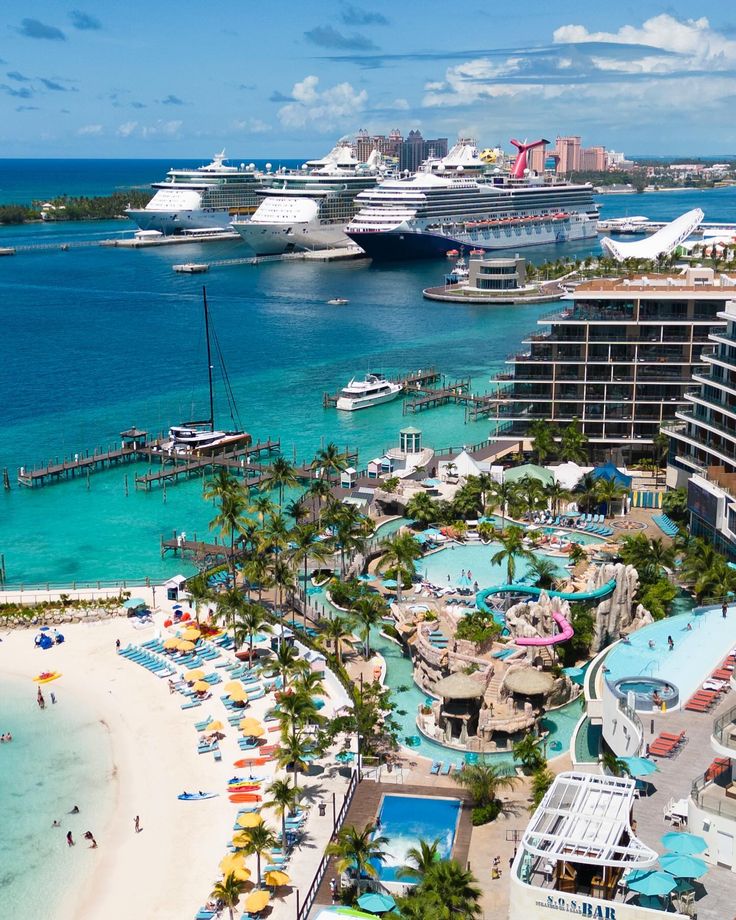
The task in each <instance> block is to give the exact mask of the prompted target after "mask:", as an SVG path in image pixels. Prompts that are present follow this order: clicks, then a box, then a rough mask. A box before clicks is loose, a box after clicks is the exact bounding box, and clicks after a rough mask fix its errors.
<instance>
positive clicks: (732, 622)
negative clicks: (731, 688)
mask: <svg viewBox="0 0 736 920" xmlns="http://www.w3.org/2000/svg"><path fill="white" fill-rule="evenodd" d="M688 625H689V626H690V628H688ZM668 636H671V637H672V641H673V642H674V648H673V649H672V651H670V649H669V647H668V643H667V638H668ZM734 646H736V606H731V607H729V610H728V616H726V617H725V618H724V617H723V616H722V615H721V608H720V607H718V608H717V609H713V610H703V608H699V612H696V610H693V611H691V612H689V613H679V614H676V615H675V616H671V617H667V618H666V619H664V620H658V621H657V622H656V623H651V624H650V625H649V626H644V627H643V628H642V629H639V630H637V632H635V633H634V634H633V635H632V636H631V638H630V640H629V641H628V642H619V643H618V645H616V646H615V648H613V649H612V650H611V652H609V654H608V655H607V656H606V658H605V661H604V667H605V668H606V679H607V681H608V683H609V684H615V683H616V682H617V681H619V680H623V679H624V678H626V677H631V678H636V677H655V678H659V679H660V680H663V681H665V682H667V683H669V684H672V685H674V686H675V687H677V689H678V690H679V696H680V705H682V704H683V703H685V702H687V701H688V699H689V698H690V697H691V696H692V695H693V693H694V692H695V690H696V689H697V688H698V686H699V685H700V684H701V683H702V682H703V681H704V680H705V679H706V678H707V677H708V676H709V675H710V674H711V672H712V671H713V670H714V669H715V668H716V667H717V666H718V665H719V664H720V663H721V661H723V659H724V658H725V657H726V655H727V654H728V653H729V652H730V651H731V649H732V648H734Z"/></svg>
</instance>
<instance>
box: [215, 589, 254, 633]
mask: <svg viewBox="0 0 736 920" xmlns="http://www.w3.org/2000/svg"><path fill="white" fill-rule="evenodd" d="M245 607H246V602H245V598H244V597H243V595H242V594H241V593H240V591H239V590H238V589H237V588H228V589H227V591H224V592H223V593H222V594H219V595H218V596H217V609H216V611H215V613H214V615H213V616H214V620H215V622H216V623H223V624H224V625H225V628H226V629H227V628H228V627H229V628H230V629H231V630H232V635H233V641H235V640H236V631H237V624H238V621H239V620H240V619H241V617H242V616H243V611H244V610H245Z"/></svg>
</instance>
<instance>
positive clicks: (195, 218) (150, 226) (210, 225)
mask: <svg viewBox="0 0 736 920" xmlns="http://www.w3.org/2000/svg"><path fill="white" fill-rule="evenodd" d="M125 213H126V214H127V215H128V217H129V218H130V219H131V220H132V221H133V222H134V223H136V224H137V225H138V227H139V228H140V229H141V230H158V232H159V233H163V234H165V235H167V236H170V235H172V234H175V233H181V232H182V231H183V230H212V229H216V228H219V229H221V230H229V229H230V221H231V220H232V216H231V214H230V211H229V209H228V208H222V209H210V210H207V211H200V210H179V211H147V210H146V209H145V208H129V209H128V210H127V211H126V212H125Z"/></svg>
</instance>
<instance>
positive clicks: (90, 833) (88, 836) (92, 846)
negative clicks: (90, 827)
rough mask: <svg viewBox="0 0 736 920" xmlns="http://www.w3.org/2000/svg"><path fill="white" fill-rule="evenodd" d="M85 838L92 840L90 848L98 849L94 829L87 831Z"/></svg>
mask: <svg viewBox="0 0 736 920" xmlns="http://www.w3.org/2000/svg"><path fill="white" fill-rule="evenodd" d="M84 839H85V840H89V841H90V844H89V848H90V850H96V849H97V841H96V840H95V835H94V834H93V833H92V831H85V832H84Z"/></svg>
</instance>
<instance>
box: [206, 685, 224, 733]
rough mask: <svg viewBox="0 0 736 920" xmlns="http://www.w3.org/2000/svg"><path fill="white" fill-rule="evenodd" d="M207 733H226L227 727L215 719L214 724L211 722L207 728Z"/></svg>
mask: <svg viewBox="0 0 736 920" xmlns="http://www.w3.org/2000/svg"><path fill="white" fill-rule="evenodd" d="M203 683H204V681H203ZM205 731H207V732H224V731H225V726H224V725H223V724H222V722H220V720H219V719H215V721H214V722H210V724H209V725H208V726H207V728H206V729H205Z"/></svg>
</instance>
